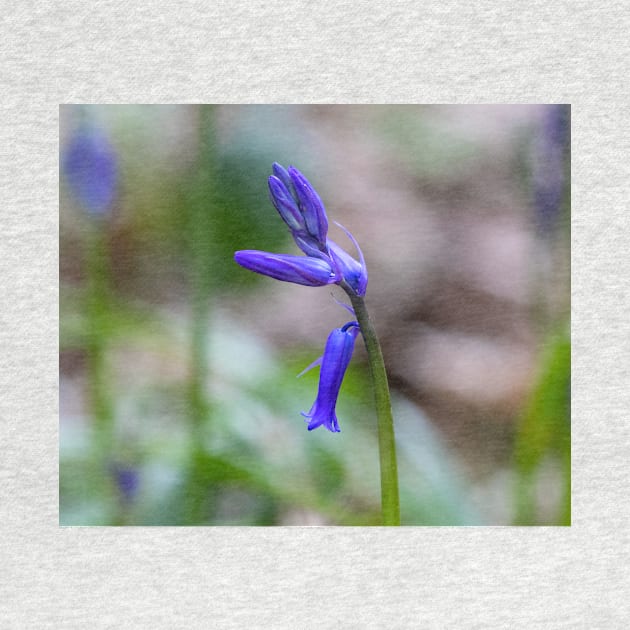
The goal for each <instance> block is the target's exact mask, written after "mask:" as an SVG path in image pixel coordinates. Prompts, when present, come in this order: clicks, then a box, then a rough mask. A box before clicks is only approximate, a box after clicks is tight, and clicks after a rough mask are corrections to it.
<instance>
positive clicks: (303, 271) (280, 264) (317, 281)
mask: <svg viewBox="0 0 630 630" xmlns="http://www.w3.org/2000/svg"><path fill="white" fill-rule="evenodd" d="M234 260H235V261H236V262H237V263H238V264H239V265H241V267H245V269H249V270H250V271H255V272H256V273H261V274H263V275H265V276H269V277H271V278H275V279H276V280H282V281H284V282H293V283H295V284H302V285H304V286H307V287H321V286H324V285H326V284H332V283H334V282H337V281H338V280H339V276H338V275H337V273H336V272H335V271H334V270H333V268H332V267H331V265H330V263H329V262H327V261H326V260H323V259H321V258H309V257H306V256H291V255H289V254H271V253H270V252H262V251H259V250H255V249H246V250H241V251H238V252H236V253H235V254H234Z"/></svg>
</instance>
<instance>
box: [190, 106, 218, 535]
mask: <svg viewBox="0 0 630 630" xmlns="http://www.w3.org/2000/svg"><path fill="white" fill-rule="evenodd" d="M198 115H199V145H200V153H199V161H198V163H197V165H196V174H195V177H194V179H193V181H192V183H191V185H190V188H189V190H188V191H187V192H188V195H187V197H188V202H187V207H188V220H187V229H186V232H187V234H186V242H187V246H188V254H189V271H190V276H189V277H190V289H191V311H192V312H191V336H190V380H189V383H188V410H189V418H190V438H191V459H190V479H189V487H188V490H187V494H188V497H187V500H188V509H187V515H186V520H187V521H188V523H189V524H199V523H200V522H203V521H204V520H206V519H207V517H208V516H209V513H208V509H209V507H208V506H207V505H206V503H207V498H208V496H209V495H208V488H207V484H206V483H205V481H204V480H205V478H206V475H205V472H204V470H203V469H204V461H205V460H204V457H203V452H204V446H203V442H204V436H205V433H206V430H207V428H208V418H209V416H210V407H211V405H210V400H209V397H208V394H207V383H208V374H209V357H208V331H209V322H210V316H211V309H210V295H211V292H212V288H213V287H212V275H211V274H212V269H211V267H212V265H211V258H212V232H213V230H212V222H213V220H214V217H213V204H214V198H213V197H214V185H215V173H216V160H215V143H216V140H215V131H214V110H213V108H212V107H210V106H200V108H199V110H198Z"/></svg>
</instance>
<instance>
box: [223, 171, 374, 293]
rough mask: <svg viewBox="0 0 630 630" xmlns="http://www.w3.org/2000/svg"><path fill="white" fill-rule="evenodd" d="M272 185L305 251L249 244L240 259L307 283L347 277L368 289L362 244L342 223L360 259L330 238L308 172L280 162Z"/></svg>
mask: <svg viewBox="0 0 630 630" xmlns="http://www.w3.org/2000/svg"><path fill="white" fill-rule="evenodd" d="M268 185H269V194H270V198H271V202H272V203H273V205H274V206H275V208H276V210H277V211H278V213H279V214H280V216H281V217H282V220H283V221H284V222H285V223H286V224H287V226H288V227H289V229H290V231H291V235H292V236H293V239H294V241H295V243H296V245H297V246H298V247H299V248H300V249H301V250H302V252H303V253H304V254H306V256H305V257H304V256H290V255H289V254H271V253H267V252H260V251H257V250H244V251H238V252H236V253H235V255H234V259H235V260H236V262H237V263H238V264H239V265H241V266H242V267H245V268H246V269H249V270H251V271H255V272H256V273H260V274H263V275H267V276H270V277H271V278H275V279H277V280H283V281H285V282H294V283H297V284H302V285H306V286H312V287H316V286H324V285H327V284H331V283H336V284H341V283H343V282H345V283H346V284H347V285H348V286H349V287H350V288H351V289H352V290H353V291H354V292H355V293H356V294H357V295H359V296H363V295H365V291H366V288H367V281H368V276H367V268H366V266H365V260H364V258H363V254H362V252H361V249H360V247H359V245H358V243H357V242H356V240H355V239H354V237H353V236H352V234H350V232H349V231H348V230H346V229H345V228H344V227H343V226H341V225H339V223H337V225H339V227H341V229H342V230H343V231H344V232H345V233H346V234H347V236H348V238H349V239H350V240H351V241H352V243H353V244H354V246H355V247H356V249H357V252H358V253H359V260H356V259H354V258H353V257H352V256H351V255H350V254H348V253H347V252H346V251H345V250H344V249H342V248H341V247H340V246H339V245H337V244H336V243H334V242H333V241H330V240H329V239H328V237H327V235H328V217H327V216H326V210H325V208H324V204H323V203H322V200H321V199H320V197H319V195H318V194H317V192H316V191H315V189H314V188H313V187H312V186H311V184H310V183H309V181H308V180H307V179H306V177H304V175H303V174H302V173H300V171H298V169H296V168H295V167H293V166H289V168H288V169H285V168H284V167H283V166H281V165H280V164H278V163H277V162H276V163H274V164H273V175H271V176H270V177H269V180H268ZM316 261H319V262H316Z"/></svg>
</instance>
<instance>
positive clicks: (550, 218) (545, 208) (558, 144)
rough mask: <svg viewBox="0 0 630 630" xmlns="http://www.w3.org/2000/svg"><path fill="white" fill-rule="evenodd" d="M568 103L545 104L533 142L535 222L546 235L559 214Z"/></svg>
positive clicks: (563, 178) (566, 136) (567, 133)
mask: <svg viewBox="0 0 630 630" xmlns="http://www.w3.org/2000/svg"><path fill="white" fill-rule="evenodd" d="M570 133H571V128H570V106H569V105H547V106H545V110H544V112H543V116H542V120H541V124H540V128H539V130H538V137H537V142H536V145H535V153H534V164H533V173H532V179H533V189H534V205H535V210H536V224H537V227H538V230H539V232H540V233H541V234H542V235H545V236H549V235H551V234H552V233H553V228H554V226H555V223H556V221H557V220H558V217H559V215H560V211H561V208H562V202H563V197H564V193H565V187H566V185H567V184H566V179H567V177H566V172H565V162H566V160H567V157H568V153H569V143H570Z"/></svg>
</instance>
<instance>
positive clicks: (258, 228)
mask: <svg viewBox="0 0 630 630" xmlns="http://www.w3.org/2000/svg"><path fill="white" fill-rule="evenodd" d="M59 144H60V149H59V151H60V154H59V186H60V191H59V204H60V208H59V215H60V219H59V221H60V229H59V240H60V355H59V376H60V378H59V383H60V418H59V423H60V434H59V435H60V438H59V470H60V487H59V493H60V497H59V520H60V524H61V525H64V526H74V525H82V526H83V525H117V526H134V525H168V526H173V525H186V526H191V525H202V526H218V525H230V526H235V525H246V526H253V525H267V526H270V525H282V526H286V525H352V526H362V525H388V526H396V525H406V526H420V525H451V526H452V525H570V524H571V417H570V400H571V392H570V382H571V349H570V106H569V105H557V104H552V105H62V106H61V107H60V143H59Z"/></svg>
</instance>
